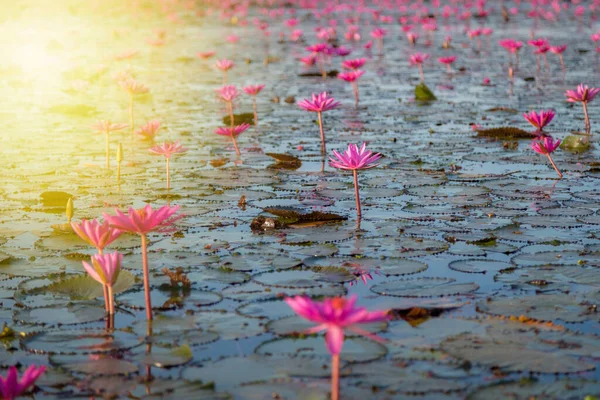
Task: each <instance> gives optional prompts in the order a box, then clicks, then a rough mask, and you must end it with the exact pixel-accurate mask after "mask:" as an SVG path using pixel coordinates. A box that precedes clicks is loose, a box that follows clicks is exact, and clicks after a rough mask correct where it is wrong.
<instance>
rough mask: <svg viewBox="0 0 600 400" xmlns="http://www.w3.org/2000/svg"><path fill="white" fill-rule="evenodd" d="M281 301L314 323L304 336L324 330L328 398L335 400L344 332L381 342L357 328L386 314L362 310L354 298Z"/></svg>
mask: <svg viewBox="0 0 600 400" xmlns="http://www.w3.org/2000/svg"><path fill="white" fill-rule="evenodd" d="M285 302H286V303H287V304H288V305H289V306H290V307H291V308H292V310H294V312H296V314H298V315H299V316H300V317H302V318H304V319H306V320H308V321H311V322H314V323H316V324H318V325H317V326H315V327H313V328H310V329H308V330H307V331H306V333H316V332H321V331H327V333H326V334H325V343H326V345H327V349H328V350H329V353H330V354H331V360H332V363H331V364H332V365H331V399H332V400H339V398H340V394H339V368H340V353H341V351H342V347H343V345H344V331H345V330H347V331H350V332H352V333H355V334H358V335H362V336H366V337H368V338H370V339H372V340H376V341H383V339H381V338H379V337H378V336H376V335H374V334H372V333H370V332H367V331H366V330H364V329H362V328H360V327H359V326H358V325H361V324H368V323H372V322H379V321H387V320H389V319H390V316H389V314H388V312H387V311H368V310H367V309H365V308H363V307H356V306H355V304H356V296H350V297H349V298H343V297H334V298H326V299H325V300H323V301H322V302H318V301H313V300H311V299H310V298H308V297H304V296H296V297H286V298H285Z"/></svg>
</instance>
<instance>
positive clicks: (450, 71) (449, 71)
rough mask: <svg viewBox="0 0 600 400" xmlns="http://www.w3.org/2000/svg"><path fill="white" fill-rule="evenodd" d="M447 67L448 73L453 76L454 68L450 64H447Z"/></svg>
mask: <svg viewBox="0 0 600 400" xmlns="http://www.w3.org/2000/svg"><path fill="white" fill-rule="evenodd" d="M446 67H447V68H448V73H449V74H451V73H452V68H450V64H446Z"/></svg>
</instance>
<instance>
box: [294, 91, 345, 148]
mask: <svg viewBox="0 0 600 400" xmlns="http://www.w3.org/2000/svg"><path fill="white" fill-rule="evenodd" d="M339 105H340V103H339V102H338V101H335V99H334V98H333V97H331V96H329V95H328V94H327V92H322V93H318V94H315V93H313V94H312V98H311V99H304V100H302V101H299V102H298V106H299V107H300V108H302V109H304V110H306V111H310V112H316V113H317V120H318V121H319V133H320V134H321V152H322V153H323V154H325V153H326V152H327V150H326V145H325V131H324V130H323V112H324V111H330V110H333V109H335V108H337V107H338V106H339Z"/></svg>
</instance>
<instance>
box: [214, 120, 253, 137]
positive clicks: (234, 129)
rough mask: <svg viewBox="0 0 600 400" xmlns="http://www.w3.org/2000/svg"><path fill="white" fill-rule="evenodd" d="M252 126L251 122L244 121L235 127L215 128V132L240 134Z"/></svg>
mask: <svg viewBox="0 0 600 400" xmlns="http://www.w3.org/2000/svg"><path fill="white" fill-rule="evenodd" d="M249 127H250V124H248V123H243V124H240V125H236V126H234V127H229V126H222V127H219V128H217V129H215V133H216V134H217V135H221V136H235V137H237V136H239V135H240V134H242V133H243V132H244V131H246V130H247V129H248V128H249Z"/></svg>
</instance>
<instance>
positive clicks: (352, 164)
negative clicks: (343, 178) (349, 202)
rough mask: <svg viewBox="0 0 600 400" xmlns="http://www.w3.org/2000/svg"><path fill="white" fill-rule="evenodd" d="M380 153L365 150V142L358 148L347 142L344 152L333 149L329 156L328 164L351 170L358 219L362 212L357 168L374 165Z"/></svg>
mask: <svg viewBox="0 0 600 400" xmlns="http://www.w3.org/2000/svg"><path fill="white" fill-rule="evenodd" d="M380 158H381V154H379V153H376V154H373V153H372V152H371V151H370V150H367V144H366V143H363V144H362V146H360V148H359V147H358V146H357V145H356V144H349V145H348V149H347V150H346V151H345V152H344V153H338V152H337V151H335V150H334V151H333V157H330V158H329V165H330V166H332V167H334V168H339V169H344V170H349V171H352V174H353V176H354V195H355V196H356V214H357V217H358V219H359V220H360V218H361V216H362V213H361V207H360V195H359V191H358V170H361V169H370V168H374V167H376V166H377V165H378V164H377V161H378V160H379V159H380Z"/></svg>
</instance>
